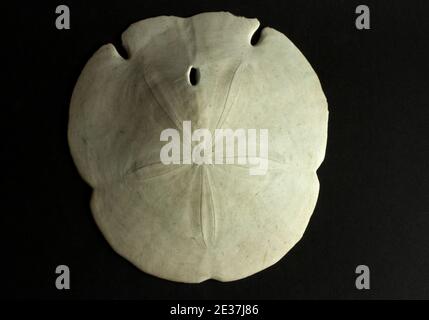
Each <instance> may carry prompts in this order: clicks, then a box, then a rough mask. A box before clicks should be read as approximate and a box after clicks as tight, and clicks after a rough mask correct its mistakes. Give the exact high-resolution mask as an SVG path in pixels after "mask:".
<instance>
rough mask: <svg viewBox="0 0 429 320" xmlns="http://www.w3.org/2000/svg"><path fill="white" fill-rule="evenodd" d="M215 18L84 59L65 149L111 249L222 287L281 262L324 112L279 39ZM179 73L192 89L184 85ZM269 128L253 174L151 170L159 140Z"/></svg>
mask: <svg viewBox="0 0 429 320" xmlns="http://www.w3.org/2000/svg"><path fill="white" fill-rule="evenodd" d="M258 26H259V22H258V20H256V19H247V18H243V17H236V16H234V15H232V14H229V13H226V12H216V13H213V12H210V13H203V14H199V15H196V16H193V17H190V18H179V17H172V16H161V17H156V18H151V19H146V20H142V21H139V22H137V23H134V24H133V25H131V26H130V27H129V28H128V29H127V30H126V31H125V32H124V34H123V35H122V40H123V44H124V47H125V48H126V50H127V52H128V54H129V57H128V59H126V60H125V59H123V58H122V57H121V56H120V55H119V54H118V52H117V51H116V49H115V47H114V46H113V45H111V44H107V45H104V46H102V47H101V48H100V49H99V50H98V51H97V52H96V53H95V54H94V55H93V57H92V58H91V59H90V60H89V62H88V63H87V65H86V66H85V68H84V70H83V71H82V74H81V76H80V78H79V80H78V82H77V84H76V87H75V89H74V92H73V97H72V101H71V107H70V121H69V133H68V134H69V144H70V148H71V152H72V156H73V159H74V161H75V163H76V165H77V167H78V169H79V172H80V174H81V175H82V177H83V178H84V179H85V181H87V183H88V184H90V185H91V187H92V188H93V189H94V192H93V196H92V201H91V209H92V212H93V215H94V218H95V220H96V222H97V224H98V226H99V228H100V229H101V231H102V233H103V234H104V236H105V238H106V239H107V241H108V242H109V243H110V245H111V246H112V247H113V249H114V250H115V251H116V252H117V253H119V254H120V255H122V256H123V257H125V258H126V259H128V260H129V261H131V262H132V263H133V264H134V265H136V266H137V267H138V268H140V269H141V270H143V271H145V272H147V273H149V274H152V275H155V276H158V277H161V278H165V279H169V280H174V281H180V282H191V283H194V282H201V281H204V280H207V279H210V278H212V279H217V280H220V281H232V280H237V279H240V278H244V277H247V276H249V275H252V274H254V273H256V272H258V271H261V270H263V269H265V268H267V267H269V266H271V265H273V264H274V263H276V262H277V261H278V260H279V259H281V258H282V257H283V256H284V255H285V254H286V253H287V252H288V251H289V250H290V249H291V248H292V247H293V246H294V245H295V244H296V243H297V242H298V241H299V239H300V238H301V237H302V235H303V233H304V230H305V228H306V226H307V224H308V221H309V219H310V216H311V214H312V212H313V210H314V207H315V204H316V200H317V196H318V192H319V182H318V178H317V175H316V170H317V168H318V167H319V165H320V164H321V162H322V160H323V158H324V154H325V148H326V140H327V123H328V109H327V102H326V98H325V96H324V94H323V91H322V88H321V85H320V83H319V80H318V78H317V75H316V73H315V72H314V70H313V69H312V67H311V66H310V64H309V63H308V62H307V60H306V59H305V57H304V56H303V54H302V53H301V52H300V51H299V50H298V49H297V48H296V47H295V46H294V44H293V43H292V42H291V41H290V40H289V39H288V38H287V37H286V36H285V35H283V34H282V33H280V32H278V31H276V30H274V29H272V28H264V29H263V30H262V33H261V36H260V40H259V42H258V43H257V44H256V45H255V46H253V45H251V43H250V39H251V37H252V35H253V34H254V32H255V31H256V30H257V28H258ZM191 67H194V68H197V69H198V71H199V75H200V78H199V82H198V83H197V84H196V85H195V86H192V85H191V84H190V82H189V70H190V68H191ZM185 120H190V121H192V128H193V130H195V129H197V128H209V129H210V130H214V129H215V128H231V129H237V128H244V129H247V128H255V129H268V130H269V152H268V158H269V167H268V171H267V174H266V175H259V176H258V175H254V176H251V175H249V170H248V168H246V167H245V166H241V165H225V164H223V165H216V164H214V165H163V164H162V163H161V162H160V149H161V148H162V146H163V145H164V144H165V143H166V142H162V141H160V133H161V131H162V130H164V129H166V128H178V129H181V126H182V123H183V121H185Z"/></svg>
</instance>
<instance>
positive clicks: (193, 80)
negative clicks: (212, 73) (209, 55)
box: [189, 67, 200, 86]
mask: <svg viewBox="0 0 429 320" xmlns="http://www.w3.org/2000/svg"><path fill="white" fill-rule="evenodd" d="M198 82H200V70H198V68H194V67H192V68H191V69H189V83H190V84H191V85H192V86H196V85H197V84H198Z"/></svg>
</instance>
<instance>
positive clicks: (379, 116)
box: [1, 0, 429, 299]
mask: <svg viewBox="0 0 429 320" xmlns="http://www.w3.org/2000/svg"><path fill="white" fill-rule="evenodd" d="M361 3H363V4H367V5H368V6H369V7H370V10H371V30H363V31H359V30H357V29H356V28H355V18H356V16H357V15H356V14H355V8H356V6H357V5H358V4H361ZM60 4H66V5H68V6H69V8H70V12H71V29H70V30H57V29H56V28H55V18H56V14H55V8H56V6H57V5H60ZM219 10H224V11H230V12H232V13H234V14H237V15H243V16H247V17H257V18H258V19H259V20H260V22H261V24H262V26H270V27H273V28H275V29H277V30H279V31H281V32H283V33H284V34H286V35H287V36H288V37H289V38H290V39H291V40H292V42H294V43H295V45H296V46H297V47H298V48H299V49H300V50H301V51H302V52H303V54H304V55H305V56H306V58H307V59H308V60H309V61H310V63H311V64H312V66H313V68H314V69H315V70H316V72H317V74H318V76H319V78H320V81H321V83H322V87H323V89H324V92H325V94H326V96H327V99H328V103H329V110H330V121H329V138H328V147H327V153H326V158H325V161H324V162H323V164H322V166H321V167H320V169H319V170H318V174H319V179H320V183H321V189H320V194H319V199H318V202H317V207H316V209H315V211H314V214H313V216H312V218H311V221H310V223H309V226H308V228H307V230H306V232H305V234H304V237H303V239H302V240H301V241H300V242H299V243H298V244H297V245H296V246H295V247H294V248H293V249H292V250H291V251H290V252H289V253H288V254H287V255H286V256H285V257H284V258H283V259H282V260H281V261H280V262H278V263H277V264H275V265H274V266H273V267H270V268H268V269H266V270H265V271H262V272H260V273H258V274H256V275H253V276H251V277H249V278H246V279H243V280H240V281H235V282H230V283H219V282H216V281H207V282H205V283H203V284H195V285H190V284H180V283H174V282H169V281H165V280H161V279H158V278H155V277H152V276H149V275H147V274H145V273H143V272H141V271H139V270H138V269H137V268H135V267H134V266H133V265H131V264H130V263H129V262H128V261H126V260H125V259H123V258H121V257H120V256H119V255H117V254H116V253H114V252H113V250H112V249H111V248H110V247H109V245H108V244H107V242H106V241H105V240H104V238H103V236H102V235H101V233H100V231H99V230H98V228H97V227H96V225H95V222H94V221H93V219H92V216H91V212H90V208H89V200H90V196H91V189H90V187H89V186H88V185H87V184H86V183H85V182H84V181H83V180H82V179H81V178H80V176H79V175H78V172H77V170H76V167H75V166H74V164H73V161H72V159H71V156H70V152H69V148H68V144H67V122H68V108H69V102H70V97H71V93H72V90H73V87H74V85H75V83H76V80H77V78H78V76H79V74H80V71H81V70H82V68H83V66H84V65H85V63H86V61H87V60H88V59H89V57H90V56H91V55H92V54H93V53H94V52H95V51H96V50H97V49H98V48H99V47H100V46H101V45H103V44H105V43H108V42H113V43H114V44H115V46H116V47H120V34H121V33H122V32H123V31H124V30H125V29H126V28H127V27H128V26H129V25H130V24H131V23H133V22H135V21H138V20H141V19H144V18H148V17H153V16H158V15H178V16H190V15H193V14H196V13H200V12H204V11H219ZM428 12H429V5H428V2H427V1H377V2H375V1H362V2H361V1H327V0H325V1H320V0H311V1H310V0H305V1H267V0H266V1H240V2H239V1H232V0H231V1H203V0H198V1H185V0H182V1H165V0H157V1H146V0H138V1H126V0H123V1H115V2H113V1H112V2H107V1H106V2H98V3H96V2H94V1H91V2H90V1H81V2H77V1H58V2H52V3H48V2H43V3H42V2H41V1H38V2H37V3H36V2H33V3H26V4H24V3H21V2H19V3H17V4H16V5H15V6H14V7H11V6H9V7H8V8H7V9H6V10H5V11H3V15H4V16H5V18H4V19H3V20H4V21H6V23H7V25H8V26H7V28H6V31H7V32H6V33H7V34H6V36H5V38H4V39H3V41H4V42H5V43H6V47H5V48H3V49H2V50H3V52H4V53H6V54H7V56H8V58H6V59H4V60H3V74H6V76H7V82H6V83H5V85H4V86H3V88H4V89H3V90H5V91H4V92H3V97H8V98H7V100H6V103H5V104H4V105H3V106H2V109H3V111H4V112H6V115H4V116H2V118H1V124H2V129H3V130H5V134H4V135H3V139H2V144H1V150H2V160H3V161H4V162H5V164H4V166H3V170H2V174H1V176H2V178H1V183H2V186H3V192H2V207H3V209H2V210H1V221H2V222H1V227H2V230H1V234H2V238H3V240H2V262H1V263H2V268H4V269H5V270H4V271H3V272H2V277H3V280H2V283H1V291H2V295H3V296H5V297H9V298H10V297H12V298H15V297H20V298H54V299H56V298H60V299H68V298H156V299H166V298H169V299H200V298H201V299H208V298H212V299H231V298H241V299H285V298H299V299H301V298H309V299H318V298H327V299H330V298H336V299H374V298H408V299H409V298H426V299H427V298H429V194H428V190H429V174H428V172H429V161H428V156H429V143H428V137H429V132H428V120H429V111H428V104H429V103H428V100H427V97H428V89H429V81H428V74H429V63H428V56H429V55H428V49H429V46H428V41H427V37H428V31H429V25H428V20H429V19H428V18H427V15H428ZM119 51H120V52H123V51H121V49H119ZM3 102H5V100H4V99H3ZM59 264H66V265H68V266H69V267H70V270H71V290H68V291H64V290H63V291H59V290H57V289H56V288H55V278H56V274H55V268H56V266H57V265H59ZM360 264H365V265H368V266H369V267H370V270H371V289H370V290H366V291H365V290H362V291H359V290H357V289H356V288H355V277H356V274H355V268H356V266H357V265H360Z"/></svg>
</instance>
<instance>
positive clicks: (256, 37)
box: [250, 26, 262, 46]
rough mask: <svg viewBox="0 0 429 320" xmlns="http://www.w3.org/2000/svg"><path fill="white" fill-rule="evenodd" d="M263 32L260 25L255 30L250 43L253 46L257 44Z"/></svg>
mask: <svg viewBox="0 0 429 320" xmlns="http://www.w3.org/2000/svg"><path fill="white" fill-rule="evenodd" d="M261 32H262V27H261V26H259V27H258V29H256V30H255V32H253V34H252V37H251V38H250V44H251V45H252V46H256V45H257V44H258V42H259V40H260V39H261Z"/></svg>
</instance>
